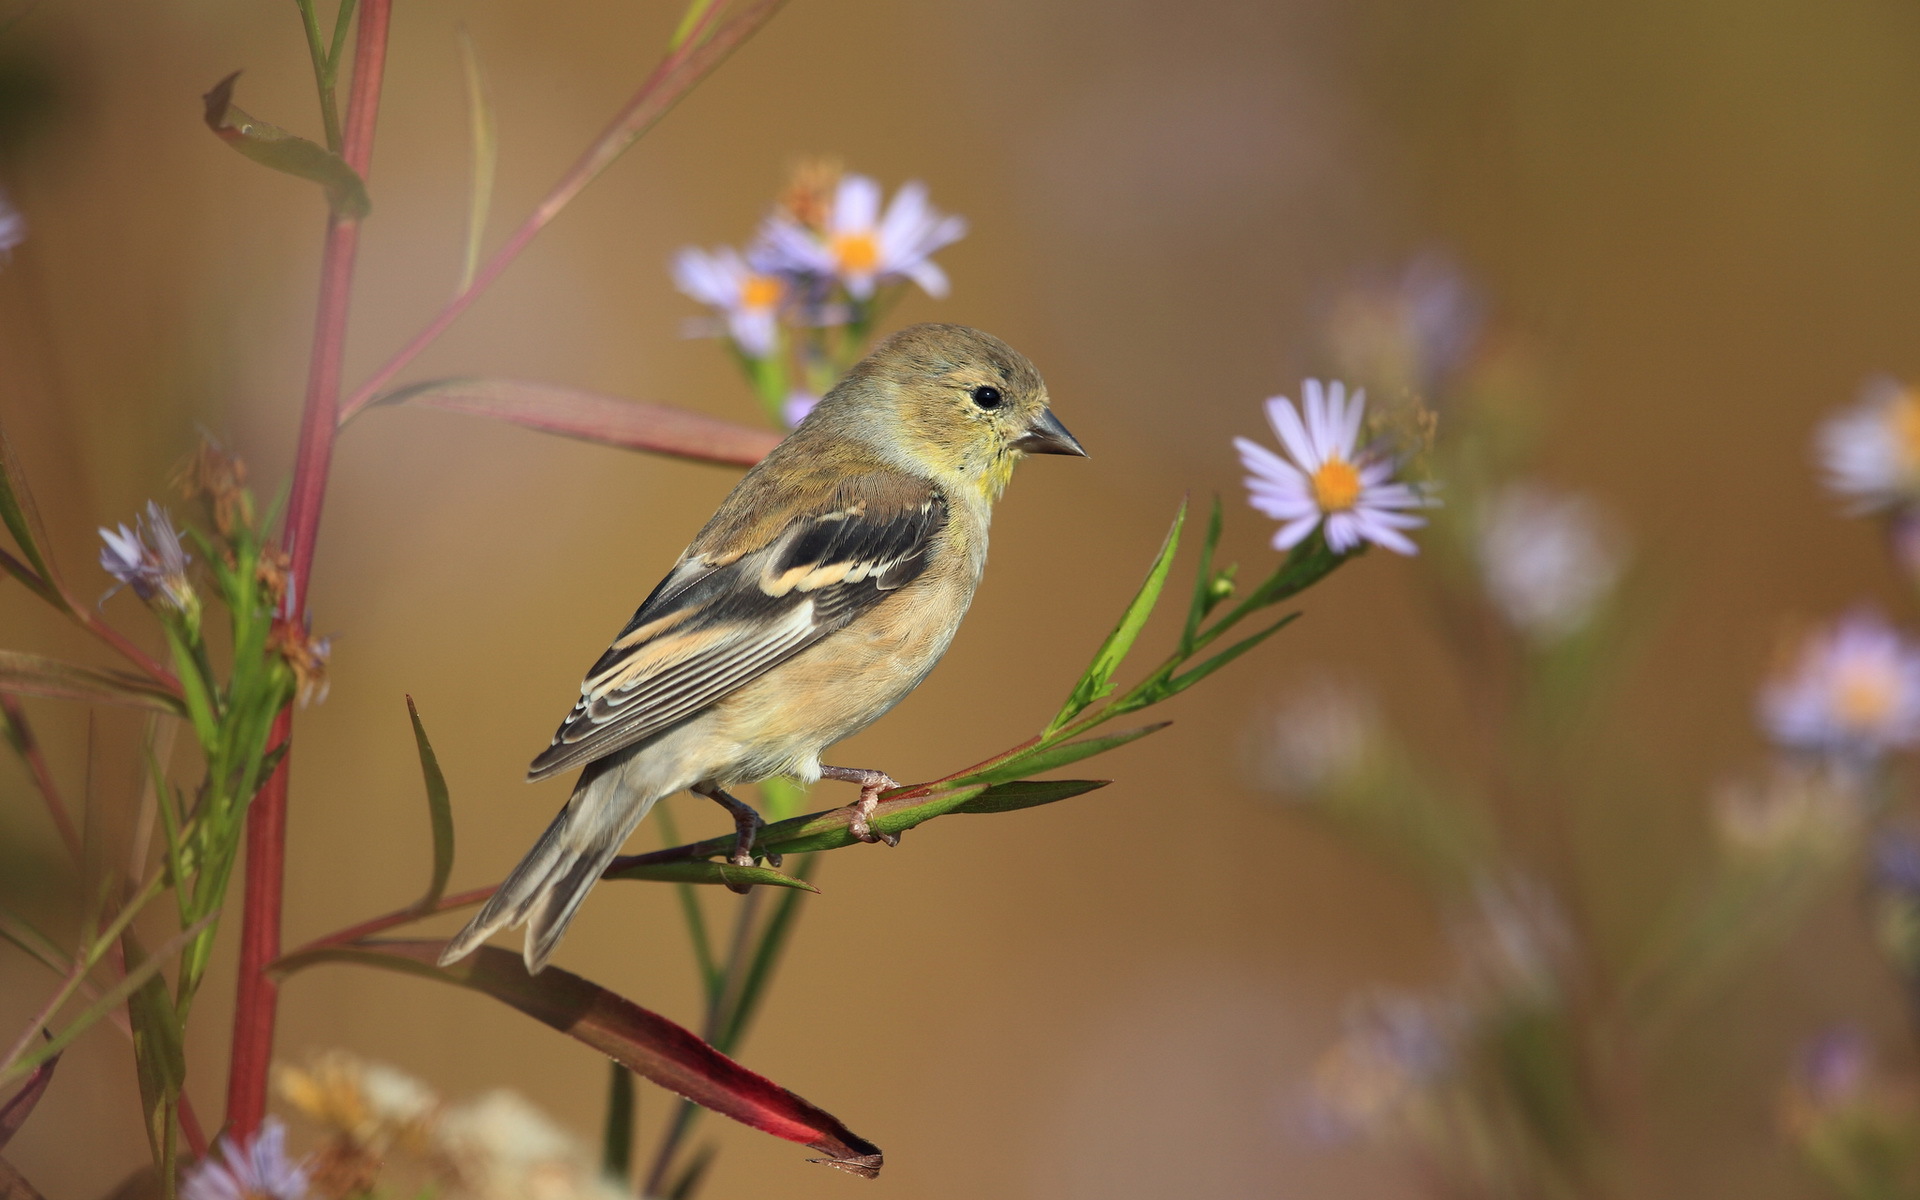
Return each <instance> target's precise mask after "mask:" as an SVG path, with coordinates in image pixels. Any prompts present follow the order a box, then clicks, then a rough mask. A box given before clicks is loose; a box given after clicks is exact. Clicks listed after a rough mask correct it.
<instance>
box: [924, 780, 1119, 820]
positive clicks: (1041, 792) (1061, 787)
mask: <svg viewBox="0 0 1920 1200" xmlns="http://www.w3.org/2000/svg"><path fill="white" fill-rule="evenodd" d="M1112 782H1113V780H1111V779H1019V780H1015V781H1014V782H1012V783H996V784H994V785H993V786H992V787H990V788H988V789H987V790H986V791H984V792H981V793H980V794H979V795H978V796H975V797H974V798H973V799H971V800H969V801H967V802H966V803H965V804H962V805H960V806H959V807H958V808H955V809H954V810H953V811H954V812H963V813H1003V812H1014V811H1017V810H1019V809H1022V808H1038V807H1039V806H1040V805H1042V804H1052V803H1053V802H1055V801H1056V800H1067V799H1071V798H1072V797H1074V796H1084V795H1086V794H1087V793H1088V792H1092V791H1097V790H1099V789H1100V788H1103V787H1106V786H1107V785H1108V784H1110V783H1112Z"/></svg>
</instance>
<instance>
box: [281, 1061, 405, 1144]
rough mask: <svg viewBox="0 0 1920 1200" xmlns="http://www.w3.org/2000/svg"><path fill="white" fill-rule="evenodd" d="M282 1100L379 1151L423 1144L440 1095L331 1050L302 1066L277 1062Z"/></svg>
mask: <svg viewBox="0 0 1920 1200" xmlns="http://www.w3.org/2000/svg"><path fill="white" fill-rule="evenodd" d="M274 1082H275V1084H276V1086H277V1088H278V1090H279V1092H280V1096H281V1098H282V1099H284V1100H285V1101H286V1102H287V1103H288V1104H290V1105H292V1106H293V1107H294V1108H296V1109H298V1110H299V1111H300V1113H301V1114H302V1115H303V1116H305V1117H306V1118H307V1119H308V1120H310V1121H312V1122H313V1123H314V1124H316V1125H319V1126H321V1127H322V1128H324V1129H327V1130H329V1131H331V1132H333V1133H335V1134H338V1135H339V1136H341V1137H343V1138H345V1139H347V1140H348V1141H350V1142H352V1143H354V1144H355V1145H357V1146H362V1147H365V1148H368V1149H371V1150H374V1151H376V1152H381V1153H384V1152H385V1151H386V1150H387V1149H389V1148H391V1147H393V1146H395V1145H401V1146H406V1147H409V1148H412V1149H415V1150H418V1149H420V1148H422V1147H424V1146H425V1144H426V1136H427V1131H428V1129H429V1128H430V1126H431V1125H432V1122H433V1119H434V1117H435V1115H436V1113H437V1112H438V1110H439V1107H440V1098H439V1097H438V1096H436V1095H435V1094H434V1093H433V1090H432V1089H431V1088H429V1087H427V1085H426V1084H424V1083H421V1082H420V1081H419V1080H417V1079H415V1078H413V1077H412V1076H411V1075H408V1074H406V1073H405V1072H402V1071H398V1070H395V1069H394V1068H393V1067H389V1066H386V1065H384V1064H381V1063H375V1062H366V1061H364V1060H362V1059H359V1058H356V1057H354V1056H353V1055H351V1054H346V1053H343V1052H340V1051H333V1052H330V1053H327V1054H323V1055H320V1056H318V1057H316V1058H315V1059H314V1060H313V1061H312V1062H310V1063H309V1064H308V1065H307V1066H305V1067H281V1068H280V1069H279V1070H278V1071H277V1072H276V1073H275V1080H274Z"/></svg>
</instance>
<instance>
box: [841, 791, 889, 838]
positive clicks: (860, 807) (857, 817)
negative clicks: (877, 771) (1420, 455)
mask: <svg viewBox="0 0 1920 1200" xmlns="http://www.w3.org/2000/svg"><path fill="white" fill-rule="evenodd" d="M899 786H900V785H899V784H897V783H895V782H893V780H891V779H889V780H887V781H886V782H885V783H877V784H874V785H873V786H872V787H871V788H865V787H863V788H861V789H860V798H859V799H858V800H856V801H854V802H853V803H852V804H851V805H849V806H848V807H849V808H850V809H851V810H852V814H853V815H852V816H851V817H850V818H849V819H848V821H847V832H848V833H851V834H852V835H853V836H854V837H857V838H859V839H860V840H861V841H863V842H866V843H867V844H869V845H872V844H873V843H874V842H885V843H886V844H887V845H889V846H898V845H899V844H900V835H899V834H897V833H876V832H874V829H873V826H872V825H870V824H868V819H869V818H870V817H872V816H873V810H874V808H875V807H877V806H878V805H879V803H880V796H879V793H881V792H883V791H885V790H886V789H888V788H890V787H899Z"/></svg>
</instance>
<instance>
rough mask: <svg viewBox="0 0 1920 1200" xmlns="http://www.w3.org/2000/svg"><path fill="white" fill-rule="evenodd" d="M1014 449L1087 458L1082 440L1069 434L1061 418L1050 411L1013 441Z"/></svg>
mask: <svg viewBox="0 0 1920 1200" xmlns="http://www.w3.org/2000/svg"><path fill="white" fill-rule="evenodd" d="M1013 448H1014V449H1016V450H1023V451H1025V452H1026V453H1028V454H1073V455H1077V456H1079V457H1080V458H1085V457H1086V456H1087V452H1086V450H1085V449H1084V448H1082V447H1081V445H1080V439H1079V438H1076V437H1074V436H1073V435H1072V434H1071V433H1068V432H1067V427H1066V426H1065V425H1062V424H1061V423H1060V418H1059V417H1056V416H1054V415H1053V410H1052V409H1048V410H1047V411H1045V412H1043V413H1041V414H1040V415H1039V416H1038V417H1036V418H1034V422H1033V424H1032V425H1029V426H1028V427H1027V431H1026V432H1025V433H1023V434H1021V435H1020V436H1019V437H1017V438H1015V439H1013Z"/></svg>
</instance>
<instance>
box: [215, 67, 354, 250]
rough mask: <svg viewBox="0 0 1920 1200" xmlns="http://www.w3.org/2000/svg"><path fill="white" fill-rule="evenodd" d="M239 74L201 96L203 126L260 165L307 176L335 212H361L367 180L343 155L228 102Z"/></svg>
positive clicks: (229, 77) (352, 216)
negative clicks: (253, 115)
mask: <svg viewBox="0 0 1920 1200" xmlns="http://www.w3.org/2000/svg"><path fill="white" fill-rule="evenodd" d="M239 78H240V72H238V71H235V72H234V73H233V74H231V75H229V76H227V77H226V78H225V79H222V80H221V81H220V82H219V83H216V84H214V85H213V90H212V91H210V92H208V93H207V94H206V95H205V96H202V97H201V100H202V101H204V102H205V104H206V122H207V128H208V129H211V130H213V132H214V133H216V134H218V135H219V137H220V140H221V141H223V142H225V143H227V145H229V146H232V147H233V148H234V149H235V150H238V151H239V152H240V153H242V154H244V155H246V156H247V157H248V158H251V159H252V160H253V161H255V162H257V163H260V164H262V165H263V166H268V167H272V168H273V169H274V170H276V171H285V172H286V173H287V174H289V175H298V176H299V177H300V178H302V179H311V180H313V181H314V182H315V183H317V184H319V185H320V186H321V188H322V189H323V190H324V191H325V192H326V193H327V203H328V205H330V206H331V207H332V209H333V211H334V212H336V213H338V214H340V215H341V216H343V217H349V218H352V219H354V220H359V219H360V218H362V217H365V216H366V215H367V213H368V212H369V211H371V209H372V207H373V206H372V204H371V203H370V202H369V201H368V200H367V185H366V184H365V183H364V182H363V181H362V180H361V178H360V176H359V174H358V173H356V172H355V171H354V169H353V168H352V167H350V166H348V165H347V160H346V159H344V158H341V157H340V156H339V155H338V154H335V153H334V152H333V151H331V150H329V149H327V148H326V147H325V146H322V145H321V144H319V143H318V142H311V141H308V140H307V139H306V138H303V137H298V136H296V135H294V134H291V133H288V132H287V131H286V130H284V129H282V128H280V127H279V126H277V125H269V124H268V123H267V122H265V121H259V120H255V119H254V118H253V117H252V116H250V115H248V114H247V112H246V111H245V110H243V109H242V108H240V106H239V105H237V104H235V103H234V102H233V85H234V83H235V81H237V80H238V79H239Z"/></svg>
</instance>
